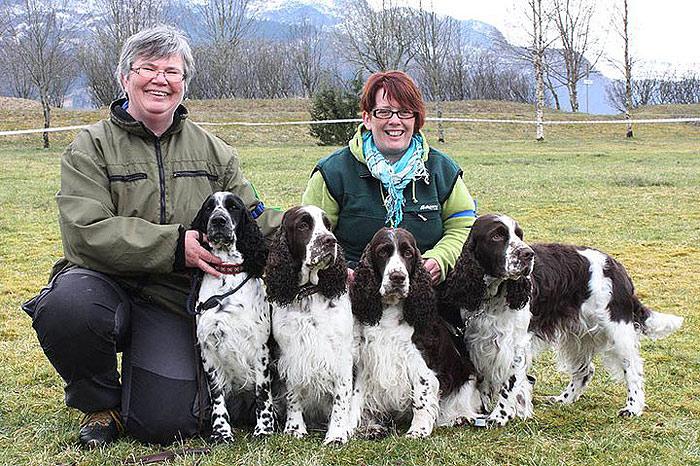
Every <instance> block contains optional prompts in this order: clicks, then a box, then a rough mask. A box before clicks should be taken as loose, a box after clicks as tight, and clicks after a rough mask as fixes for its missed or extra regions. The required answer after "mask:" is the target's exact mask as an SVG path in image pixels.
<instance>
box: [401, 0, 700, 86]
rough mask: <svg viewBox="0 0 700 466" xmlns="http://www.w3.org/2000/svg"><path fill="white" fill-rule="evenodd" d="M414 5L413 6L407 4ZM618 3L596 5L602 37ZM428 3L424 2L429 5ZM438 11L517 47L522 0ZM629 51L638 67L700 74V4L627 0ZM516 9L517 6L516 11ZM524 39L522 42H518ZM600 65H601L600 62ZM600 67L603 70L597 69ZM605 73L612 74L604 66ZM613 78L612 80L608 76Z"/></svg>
mask: <svg viewBox="0 0 700 466" xmlns="http://www.w3.org/2000/svg"><path fill="white" fill-rule="evenodd" d="M406 1H407V3H412V4H414V5H415V4H417V1H415V2H414V1H410V0H406ZM616 1H618V0H598V9H599V11H600V13H601V15H600V18H599V25H600V27H599V28H597V29H599V30H600V31H601V35H602V36H605V34H604V32H603V31H604V30H605V29H608V28H609V22H610V6H611V5H612V4H613V3H615V2H616ZM430 3H431V0H423V5H430ZM432 3H433V5H434V8H435V10H436V12H438V13H443V14H448V15H450V16H453V17H455V18H457V19H478V20H481V21H484V22H487V23H489V24H492V25H494V26H496V27H497V28H498V29H499V30H500V31H501V32H503V33H504V34H505V35H506V37H507V38H508V39H509V40H510V41H514V42H517V41H518V36H519V34H518V33H517V30H518V29H519V28H520V26H519V25H518V23H517V21H516V20H515V10H516V8H522V7H523V6H524V5H526V4H527V3H526V0H432ZM628 4H629V15H630V35H631V41H630V47H631V49H632V53H633V56H634V57H637V58H638V59H640V60H641V61H642V62H640V65H639V66H638V68H639V69H640V70H641V68H643V67H644V65H645V64H646V66H647V67H654V68H656V69H659V68H667V67H669V65H670V67H671V68H673V69H676V70H678V71H681V72H682V71H685V70H688V69H693V70H695V71H698V70H700V0H628ZM518 5H520V6H518ZM520 40H522V39H520ZM601 40H605V44H606V50H612V51H614V50H619V49H620V46H618V45H615V43H614V42H615V38H614V35H613V34H612V33H609V34H608V35H607V37H601ZM599 64H600V65H604V64H603V60H601V61H599ZM599 67H601V66H599ZM603 68H604V69H603V72H604V73H605V74H607V75H612V74H614V73H615V72H614V71H613V70H611V69H607V68H605V67H604V66H603ZM611 77H615V76H611Z"/></svg>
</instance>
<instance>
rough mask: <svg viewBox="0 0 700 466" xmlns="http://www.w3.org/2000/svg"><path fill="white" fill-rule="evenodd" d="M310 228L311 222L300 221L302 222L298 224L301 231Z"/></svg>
mask: <svg viewBox="0 0 700 466" xmlns="http://www.w3.org/2000/svg"><path fill="white" fill-rule="evenodd" d="M308 229H309V224H308V223H306V222H300V223H299V224H298V225H297V230H299V231H306V230H308Z"/></svg>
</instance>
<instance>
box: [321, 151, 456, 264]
mask: <svg viewBox="0 0 700 466" xmlns="http://www.w3.org/2000/svg"><path fill="white" fill-rule="evenodd" d="M425 166H426V168H427V169H428V172H429V173H430V183H429V184H426V183H425V182H423V181H413V182H411V183H409V184H408V185H407V186H406V188H405V189H404V193H403V195H404V199H405V200H406V204H405V205H404V209H403V213H404V215H403V220H402V221H401V224H400V225H398V226H399V227H401V228H405V229H406V230H408V231H410V232H411V233H413V236H415V237H416V241H417V243H418V248H419V249H420V250H421V252H425V251H427V250H428V249H432V248H433V247H434V246H435V245H436V244H437V242H438V241H440V238H442V236H443V233H444V229H443V226H442V217H441V214H442V204H443V203H444V202H445V201H446V200H447V198H449V197H450V194H451V193H452V189H453V188H454V185H455V183H456V182H457V179H458V178H459V176H460V175H461V174H462V170H461V169H460V168H459V166H458V165H457V164H456V163H455V162H454V161H453V160H452V159H450V158H449V157H448V156H446V155H445V154H443V153H441V152H440V151H438V150H435V149H432V148H431V149H430V152H429V154H428V160H427V161H426V163H425ZM316 170H318V171H319V172H320V173H321V176H323V180H324V181H325V183H326V187H327V188H328V191H329V192H330V194H331V196H333V199H335V201H336V202H337V203H338V207H339V208H340V211H339V213H338V222H337V224H336V226H335V230H334V233H335V236H336V237H337V238H338V241H339V243H340V245H341V246H342V247H343V249H344V250H345V257H346V259H347V260H348V261H349V262H351V265H354V264H352V262H357V261H359V260H360V256H361V255H362V251H363V250H364V248H365V246H366V245H367V244H368V243H369V242H370V240H371V239H372V236H374V234H375V233H376V232H377V230H379V229H380V228H382V227H384V226H388V225H387V224H386V223H385V221H386V209H385V208H384V201H383V196H386V192H383V191H384V188H383V186H382V184H381V182H380V181H379V180H377V179H376V178H374V177H373V176H372V174H371V173H370V172H369V169H368V168H367V165H365V164H364V163H361V162H360V161H358V160H357V159H356V158H355V157H354V156H353V155H352V153H351V152H350V149H349V148H348V147H344V148H343V149H340V150H338V151H336V152H334V153H332V154H331V155H329V156H328V157H326V158H324V159H323V160H321V161H320V162H319V163H318V165H316V168H315V169H314V172H316ZM414 192H415V196H414Z"/></svg>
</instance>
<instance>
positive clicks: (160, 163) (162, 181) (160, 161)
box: [156, 138, 165, 225]
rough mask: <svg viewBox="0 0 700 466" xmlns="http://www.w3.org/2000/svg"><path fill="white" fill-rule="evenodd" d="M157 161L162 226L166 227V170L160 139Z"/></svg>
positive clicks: (157, 142) (157, 140) (157, 147)
mask: <svg viewBox="0 0 700 466" xmlns="http://www.w3.org/2000/svg"><path fill="white" fill-rule="evenodd" d="M156 160H157V162H158V178H159V184H160V224H161V225H165V168H164V167H163V154H162V153H161V148H160V138H156Z"/></svg>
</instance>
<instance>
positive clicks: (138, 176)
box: [108, 173, 148, 183]
mask: <svg viewBox="0 0 700 466" xmlns="http://www.w3.org/2000/svg"><path fill="white" fill-rule="evenodd" d="M108 178H109V181H110V182H115V181H117V182H123V183H128V182H130V181H138V180H145V179H148V175H147V174H145V173H132V174H130V175H109V177H108Z"/></svg>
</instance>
